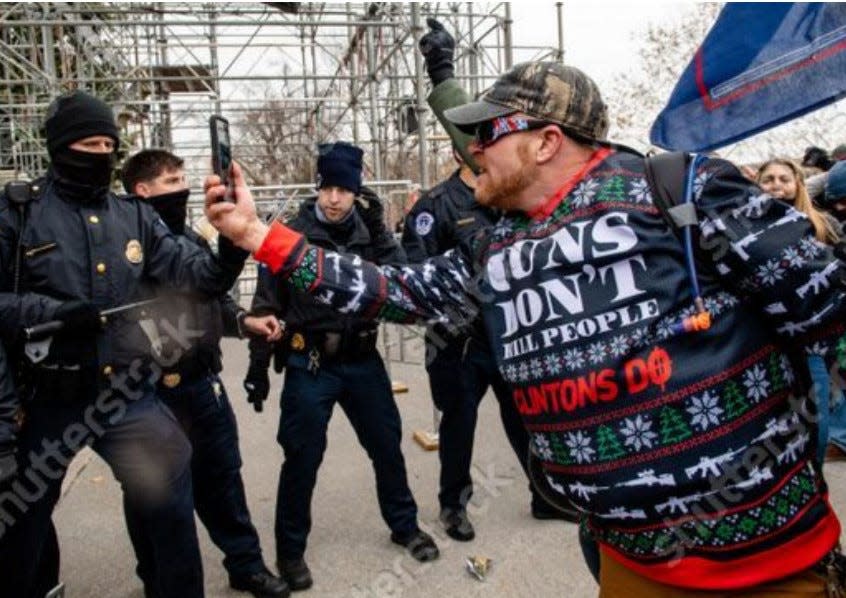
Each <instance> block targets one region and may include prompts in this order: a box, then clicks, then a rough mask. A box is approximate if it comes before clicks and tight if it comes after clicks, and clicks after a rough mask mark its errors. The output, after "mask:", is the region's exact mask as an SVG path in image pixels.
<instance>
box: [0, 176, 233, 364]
mask: <svg viewBox="0 0 846 598" xmlns="http://www.w3.org/2000/svg"><path fill="white" fill-rule="evenodd" d="M27 212H28V213H27V215H26V218H25V221H24V222H23V224H22V223H21V218H20V215H19V212H18V210H17V208H16V206H14V205H11V203H10V202H9V200H8V199H7V198H5V197H0V273H2V279H0V332H1V333H2V334H3V337H4V338H5V339H7V340H15V338H16V336H17V335H19V333H20V330H21V328H22V326H26V325H31V324H33V323H39V322H45V321H49V320H51V319H52V317H53V314H54V313H55V310H56V308H57V307H58V306H59V305H61V303H62V302H64V301H69V300H77V299H79V300H88V301H91V302H93V303H94V304H95V305H96V306H97V307H99V308H100V309H101V310H104V309H109V308H114V307H119V306H122V305H125V304H127V303H130V302H134V301H138V300H139V299H143V298H145V296H147V295H148V293H149V287H150V285H159V286H162V287H169V288H172V289H175V290H180V291H196V292H199V293H202V294H204V295H206V296H209V297H217V296H219V295H221V294H223V293H225V292H226V291H227V290H228V289H229V288H230V287H231V286H232V284H233V283H234V281H235V279H236V278H237V276H238V274H239V273H240V271H241V268H242V267H243V263H244V260H245V259H246V257H247V252H244V251H241V250H240V249H237V248H235V247H234V246H233V245H231V244H230V243H229V242H228V241H226V240H225V239H221V244H220V252H219V256H218V257H215V256H213V255H212V254H210V253H209V252H208V251H205V250H203V249H202V248H201V247H199V246H198V245H197V244H196V243H194V242H192V241H190V240H189V239H187V238H184V237H179V236H176V235H174V234H173V233H171V231H170V230H169V229H168V228H167V226H166V225H165V224H164V222H162V220H161V219H160V218H159V217H158V215H156V213H155V212H154V210H153V209H152V208H151V207H150V206H149V205H147V204H145V203H143V202H142V201H140V200H137V199H132V198H129V199H127V198H118V197H117V196H115V195H114V194H111V193H110V194H109V195H108V196H107V198H106V199H105V200H103V201H100V202H78V201H68V200H66V199H64V198H63V197H61V196H60V195H59V193H58V189H57V186H56V184H55V182H54V180H53V179H52V177H51V176H50V175H49V174H48V176H47V178H46V179H45V180H44V181H43V183H42V184H41V187H40V190H39V192H38V193H37V196H36V197H35V198H33V199H32V201H30V202H29V204H28V205H27ZM19 238H20V241H21V245H22V257H21V267H20V283H21V284H20V291H21V292H20V293H19V294H17V295H16V294H13V293H12V292H11V290H12V288H13V287H12V281H13V279H14V269H15V266H14V264H15V261H16V260H15V255H16V250H17V243H18V239H19ZM94 342H95V343H96V351H89V352H84V351H83V352H81V351H80V348H81V347H83V346H87V347H91V346H92V339H77V338H72V337H70V335H61V334H59V335H56V337H55V338H54V339H53V342H52V345H51V347H50V353H49V355H48V357H47V359H46V360H45V362H44V364H45V365H62V366H75V365H79V366H82V367H84V368H89V367H92V366H94V367H96V368H97V369H98V370H99V371H101V372H103V373H107V372H111V371H114V370H117V369H119V368H123V367H127V366H129V365H131V364H132V363H133V361H134V360H135V359H136V358H139V357H140V358H142V359H148V358H149V357H150V342H149V340H148V338H147V337H146V335H145V334H144V333H143V331H142V330H141V328H140V326H139V324H138V317H137V314H135V313H126V314H124V315H117V316H114V317H109V318H108V319H107V321H106V324H105V329H104V331H103V332H102V333H101V334H98V335H97V337H96V339H95V340H94ZM81 361H84V363H81Z"/></svg>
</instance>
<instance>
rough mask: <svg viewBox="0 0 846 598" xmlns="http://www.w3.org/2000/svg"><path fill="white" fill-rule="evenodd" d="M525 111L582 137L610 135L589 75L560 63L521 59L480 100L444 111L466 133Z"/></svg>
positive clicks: (604, 109) (606, 117)
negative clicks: (482, 124) (481, 124)
mask: <svg viewBox="0 0 846 598" xmlns="http://www.w3.org/2000/svg"><path fill="white" fill-rule="evenodd" d="M515 112H523V113H525V114H527V115H529V116H533V117H535V118H539V119H541V120H547V121H549V122H553V123H556V124H559V125H561V126H563V127H564V128H565V129H566V130H568V131H571V132H572V133H575V134H577V135H579V136H581V137H584V138H586V139H590V140H595V141H602V140H604V139H605V136H606V135H607V134H608V108H607V107H606V106H605V102H603V101H602V96H601V95H600V93H599V88H598V87H597V86H596V83H594V82H593V79H591V78H590V77H588V76H587V75H586V74H584V73H583V72H582V71H580V70H579V69H577V68H575V67H572V66H565V65H563V64H561V63H560V62H551V61H546V62H524V63H521V64H518V65H516V66H515V67H513V68H512V69H511V70H510V71H508V72H507V73H505V74H504V75H502V76H500V77H499V79H497V80H496V82H495V83H494V84H493V87H491V88H490V90H489V91H488V92H487V93H486V94H485V95H483V96H482V98H481V99H480V100H479V101H478V102H471V103H469V104H464V105H463V106H457V107H455V108H450V109H449V110H446V111H445V112H444V116H445V117H446V118H447V120H449V121H450V122H452V123H453V124H455V125H456V126H457V127H458V128H459V129H461V130H462V131H464V132H465V133H472V132H473V130H474V129H475V127H476V125H477V124H479V123H481V122H485V121H488V120H491V119H494V118H497V117H499V116H506V115H508V114H513V113H515Z"/></svg>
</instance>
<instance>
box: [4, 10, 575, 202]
mask: <svg viewBox="0 0 846 598" xmlns="http://www.w3.org/2000/svg"><path fill="white" fill-rule="evenodd" d="M549 10H550V18H551V19H552V18H556V19H558V20H559V21H560V19H561V15H560V9H559V10H557V11H555V10H554V9H553V8H550V9H549ZM429 16H434V17H436V18H438V19H440V20H442V21H443V22H445V23H446V25H447V26H448V28H449V29H450V30H451V31H452V32H453V33H454V35H455V37H456V40H457V51H456V57H457V75H458V77H459V78H460V79H462V81H463V82H464V84H465V85H466V88H467V89H468V90H470V91H471V92H472V93H478V92H479V91H481V90H484V89H485V88H486V87H487V86H489V85H490V84H491V83H492V81H493V79H494V78H495V77H496V76H497V75H498V74H499V73H501V72H502V71H503V70H505V69H506V68H507V67H508V66H509V65H510V63H511V61H512V54H513V48H512V44H511V37H512V36H511V25H512V23H511V12H510V6H509V4H508V3H498V4H484V3H418V4H400V3H371V4H352V3H346V4H328V3H292V2H269V3H247V4H235V3H227V4H225V5H224V4H215V3H190V2H173V3H171V2H169V3H74V4H71V3H55V2H54V3H41V4H36V3H12V4H2V5H0V169H4V170H5V171H7V174H9V175H10V176H21V175H24V176H27V175H29V176H33V175H36V174H38V173H40V172H41V171H43V169H44V167H45V165H46V153H45V149H44V145H43V142H42V140H41V139H40V136H39V126H40V124H41V122H42V120H43V117H44V112H45V109H46V107H47V105H48V104H49V102H50V100H51V99H52V98H53V97H54V96H55V95H56V94H58V93H60V92H62V91H65V90H69V89H75V88H81V89H86V90H88V91H90V92H92V93H94V94H95V95H97V96H99V97H101V98H103V99H105V100H107V101H108V102H110V103H111V104H112V105H113V106H114V107H115V110H116V113H117V115H118V121H119V125H120V127H121V130H122V138H123V139H122V148H121V151H122V152H123V154H126V153H131V152H134V151H136V150H138V149H141V148H144V147H166V148H170V149H172V150H173V151H174V152H176V153H177V154H179V155H180V156H182V157H184V158H185V159H186V166H187V170H188V173H189V176H192V181H193V182H194V183H195V184H196V183H199V181H200V177H201V176H202V175H203V174H204V173H205V172H206V171H207V170H208V155H209V150H208V131H207V121H208V117H209V115H211V114H213V113H220V114H223V115H225V116H227V117H228V118H229V119H230V121H231V123H232V133H233V145H234V148H235V152H236V155H237V157H238V158H239V159H240V162H241V163H242V164H243V165H244V166H246V169H247V173H248V176H249V178H250V179H251V182H253V183H255V184H260V185H278V184H281V183H306V182H310V181H313V180H314V173H313V170H312V169H313V167H314V166H313V164H314V159H313V156H314V146H315V144H316V143H317V142H320V141H332V140H337V139H346V140H350V141H352V142H354V143H357V144H359V145H361V146H362V147H363V148H365V151H366V153H365V163H366V168H367V171H368V172H367V175H368V177H367V178H369V179H371V180H394V179H407V180H410V181H413V182H414V183H416V184H419V185H421V186H424V187H425V186H428V185H429V184H431V183H432V182H433V181H435V180H437V178H439V177H440V175H442V174H443V172H442V171H443V169H444V168H445V167H446V166H448V162H449V160H450V157H449V152H448V151H446V148H447V147H448V142H447V140H446V138H445V135H444V133H443V131H442V129H440V127H438V126H437V123H436V121H435V119H434V118H433V116H432V115H431V112H430V111H429V110H428V108H427V106H426V103H425V96H426V93H427V87H428V80H427V78H426V75H425V72H424V71H423V63H422V60H421V57H420V54H419V52H418V51H417V50H416V45H417V41H418V40H419V38H420V36H421V35H422V34H424V33H425V31H426V23H425V20H426V18H427V17H429ZM559 45H560V44H559ZM536 50H537V52H536V54H537V55H543V54H546V55H548V56H553V57H556V56H557V57H560V56H561V52H560V48H558V49H556V48H538V49H536Z"/></svg>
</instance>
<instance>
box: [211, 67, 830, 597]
mask: <svg viewBox="0 0 846 598" xmlns="http://www.w3.org/2000/svg"><path fill="white" fill-rule="evenodd" d="M440 86H446V87H455V86H457V84H456V83H455V82H454V80H452V79H450V80H447V81H444V82H442V83H441V84H440ZM435 91H437V89H436V90H435ZM447 106H448V104H447ZM444 114H445V116H446V118H447V119H449V120H451V121H452V122H453V123H455V124H456V125H458V126H460V127H462V128H464V129H465V130H470V131H475V139H474V141H473V142H472V143H471V144H470V150H471V151H472V153H473V157H474V159H475V161H476V163H477V164H478V165H479V167H480V172H481V174H480V176H479V177H478V179H477V186H476V193H475V196H476V200H477V201H478V202H480V203H482V204H484V205H491V206H494V207H497V208H500V209H502V210H504V211H506V212H507V215H506V217H505V218H504V219H503V220H502V221H501V222H500V223H498V224H497V226H495V227H494V228H493V229H490V230H489V232H488V233H487V234H486V235H485V236H484V237H482V238H480V239H479V240H478V242H477V243H476V244H474V246H473V247H472V248H471V250H470V251H466V250H456V251H452V252H447V253H446V254H444V255H443V256H439V257H436V258H430V259H429V260H427V261H426V262H424V263H423V264H421V265H419V266H409V267H405V268H403V269H396V268H390V267H381V268H379V267H376V266H375V265H373V264H369V263H365V262H361V261H359V260H354V259H352V258H349V257H336V256H334V255H333V256H331V258H332V259H331V261H330V260H329V256H328V254H327V253H326V252H324V251H323V250H322V249H320V248H319V247H315V246H313V245H310V244H309V243H308V242H307V241H306V239H305V238H304V237H303V236H302V235H300V234H299V233H297V232H295V231H292V230H290V229H288V228H286V227H285V226H284V225H282V224H281V223H273V224H272V226H270V227H268V226H267V225H265V224H263V223H262V222H260V221H259V220H258V219H257V218H256V217H255V209H254V205H253V203H252V198H251V195H250V193H249V190H248V189H247V188H246V186H245V185H244V184H243V183H242V178H241V177H237V176H236V197H237V198H238V202H237V203H236V204H234V205H227V206H220V205H216V204H215V203H214V202H215V200H216V198H218V197H219V196H220V195H221V194H222V193H223V192H224V189H223V187H222V186H221V185H220V184H219V181H218V180H217V179H216V178H215V177H209V178H208V179H207V181H206V188H207V195H206V213H207V215H208V217H209V218H210V221H211V222H212V224H214V225H215V226H216V227H218V229H219V230H221V231H222V232H223V233H224V234H226V235H230V236H231V238H232V239H233V241H234V242H236V243H237V244H238V245H239V246H241V247H243V248H245V249H248V250H250V251H253V252H255V256H256V258H257V259H258V260H259V261H262V262H264V263H266V264H267V265H268V266H269V267H270V269H271V270H272V271H273V272H275V273H277V274H279V275H281V276H283V277H286V278H288V279H289V280H290V281H291V282H292V283H293V284H294V286H295V287H297V288H299V289H303V290H307V291H308V292H309V293H312V294H314V295H317V296H321V297H323V298H324V299H325V301H326V302H328V303H329V305H331V306H333V307H334V308H335V309H341V308H343V307H344V306H345V305H347V304H348V303H349V301H350V300H351V298H352V297H355V298H356V300H357V303H356V305H357V306H358V308H359V309H358V310H357V313H365V314H375V315H376V316H377V317H379V318H384V319H391V320H395V321H421V320H424V321H425V320H429V321H449V320H450V319H454V318H455V315H454V314H459V315H466V314H468V313H472V312H473V311H474V310H475V309H481V312H482V317H483V318H484V321H485V326H486V330H487V333H488V338H489V340H490V342H491V346H492V348H493V350H494V351H495V353H496V358H497V363H498V367H499V370H500V372H501V373H502V375H503V377H504V378H505V379H506V380H507V381H508V382H509V384H510V386H511V391H512V398H513V400H514V401H515V404H516V406H517V409H518V411H519V412H520V414H521V416H522V417H523V423H524V426H525V427H526V429H527V430H528V431H529V433H530V434H531V435H532V445H533V449H534V452H535V454H536V455H537V457H538V458H539V459H540V460H541V462H542V468H543V475H544V476H545V477H546V478H547V480H548V483H549V486H550V487H551V488H552V489H553V490H554V491H555V492H556V493H558V494H560V495H561V496H563V497H565V498H566V499H568V500H569V501H571V502H572V503H574V504H575V505H576V506H577V507H579V508H580V509H581V510H583V511H584V513H585V515H586V517H587V523H588V525H589V527H590V529H591V531H592V532H593V533H594V534H595V536H596V537H597V539H598V541H599V546H600V558H601V566H600V586H601V590H600V591H601V595H602V596H659V597H669V596H678V595H684V594H685V593H694V595H696V594H695V592H697V591H700V590H708V591H711V590H720V591H725V592H735V593H737V594H738V595H742V594H749V593H755V592H758V593H759V594H760V595H770V594H776V593H784V594H785V595H794V594H798V593H799V592H800V591H803V588H804V591H808V592H810V591H811V590H810V589H808V588H812V589H813V591H814V592H816V593H817V594H822V593H823V592H825V589H826V586H827V579H826V572H827V573H828V574H829V577H828V581H830V582H831V583H832V584H834V585H835V586H840V585H842V584H841V582H840V581H839V580H838V579H837V572H836V571H835V570H834V567H833V566H829V563H833V562H834V561H835V559H836V558H837V557H836V556H835V555H834V553H833V551H834V550H835V548H836V546H837V543H838V540H839V535H840V524H839V521H838V519H837V516H836V515H835V514H834V512H833V510H832V508H831V506H830V504H829V502H828V498H827V492H826V488H825V484H824V481H823V479H822V477H821V476H820V473H819V471H818V469H817V467H816V465H815V463H814V442H812V440H811V439H812V438H813V435H814V430H813V428H812V427H811V426H812V423H811V422H812V419H811V418H810V417H809V413H808V408H807V403H808V402H807V400H805V398H804V388H803V386H802V385H801V384H799V383H798V380H799V376H798V371H797V370H796V369H794V366H793V363H797V364H798V363H800V361H798V360H797V361H795V362H792V361H791V359H790V357H789V354H790V353H791V352H792V349H793V348H794V347H800V346H801V345H803V344H806V343H811V342H814V343H817V342H818V343H820V345H819V347H821V348H823V349H825V357H826V359H827V361H828V363H829V364H831V365H832V366H834V365H835V364H836V361H837V358H838V357H839V358H843V356H844V355H843V351H842V349H843V347H844V346H846V335H844V332H846V325H844V323H843V322H844V318H843V316H844V314H845V313H846V292H844V284H843V279H844V277H846V268H844V264H843V263H842V262H841V261H839V260H838V259H836V258H835V257H834V256H833V254H832V251H831V248H829V247H827V246H823V245H821V244H819V243H818V242H816V240H815V238H814V234H813V227H812V226H811V224H810V222H809V221H808V219H807V218H806V217H805V216H803V215H802V214H801V213H800V212H797V211H796V210H793V209H792V208H791V207H790V206H788V205H786V204H783V203H781V202H779V201H777V200H774V199H773V198H771V197H769V196H767V195H766V194H764V193H762V192H761V190H760V189H759V188H757V187H756V186H755V185H754V184H752V183H750V182H749V181H748V180H746V179H745V178H744V177H743V175H742V174H740V172H739V171H738V170H737V168H735V167H734V166H733V165H731V164H729V163H728V162H725V161H723V160H719V159H708V158H706V157H697V158H696V159H695V160H694V161H693V163H692V164H693V166H692V168H693V173H692V174H693V187H692V189H691V191H692V197H691V199H692V202H691V204H690V208H689V209H688V216H690V217H691V219H690V220H691V221H692V222H694V223H695V224H694V226H695V227H696V229H697V234H698V236H699V240H700V242H701V247H702V249H703V251H704V252H706V255H707V257H708V259H709V261H710V266H709V268H708V272H707V273H700V274H701V276H697V275H696V274H694V273H692V272H689V271H688V270H689V268H688V264H689V263H690V262H691V261H693V256H691V255H689V252H686V251H685V249H684V246H683V245H682V244H681V243H680V242H679V239H678V237H677V236H676V235H675V233H674V232H673V230H672V229H671V228H670V227H669V226H668V224H667V222H666V220H665V219H664V217H663V215H662V213H661V211H660V210H659V209H658V208H657V207H656V206H655V204H654V202H653V197H652V193H651V189H650V186H649V184H648V182H647V180H646V177H645V167H644V161H643V158H642V157H641V156H639V155H637V154H635V153H633V152H631V151H629V150H626V149H625V148H621V147H619V146H616V145H614V144H612V143H610V142H609V141H607V140H606V139H605V136H606V133H607V131H608V114H607V109H606V107H605V104H604V103H603V102H602V99H601V95H600V93H599V90H598V89H597V87H596V85H595V83H594V82H593V81H592V80H591V79H590V78H589V77H587V76H586V75H585V74H584V73H582V72H581V71H579V70H578V69H575V68H572V67H567V66H564V65H561V64H560V63H557V62H534V63H523V64H519V65H517V66H515V67H514V68H512V69H511V70H509V71H508V72H507V73H505V74H503V75H502V76H501V77H500V78H499V79H498V80H497V81H496V83H495V84H494V85H493V87H492V88H491V89H490V90H489V91H488V92H487V93H486V95H485V96H483V98H482V100H481V101H479V102H475V103H470V104H466V105H463V106H458V107H454V108H451V109H448V110H446V112H445V113H444ZM693 216H695V217H696V218H695V219H693ZM336 263H337V269H336V270H335V271H336V272H337V275H336V276H333V277H329V276H325V275H322V273H323V272H326V271H327V270H328V268H330V267H331V268H333V269H335V268H336V266H335V265H334V264H336ZM352 281H359V282H358V284H356V285H354V286H353V285H351V282H352ZM362 289H363V290H362ZM796 396H800V398H798V399H797V398H795V397H796ZM821 572H822V573H821Z"/></svg>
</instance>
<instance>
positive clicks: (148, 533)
mask: <svg viewBox="0 0 846 598" xmlns="http://www.w3.org/2000/svg"><path fill="white" fill-rule="evenodd" d="M44 131H45V134H46V139H47V149H48V152H49V154H50V158H51V165H50V168H49V170H48V172H47V175H46V177H45V178H44V179H43V181H40V182H39V183H38V184H37V185H35V186H33V187H32V191H33V192H32V197H31V199H30V201H29V202H28V204H27V205H26V206H25V207H24V209H22V210H21V209H18V207H17V206H16V205H13V202H11V201H10V199H9V198H8V197H6V196H4V197H2V198H0V272H2V278H0V281H2V282H0V284H2V289H0V290H1V291H2V293H0V316H2V318H4V321H3V322H2V324H0V326H2V330H3V331H4V333H9V331H12V332H19V331H20V326H21V325H28V324H32V323H38V322H48V321H58V322H60V323H61V324H60V325H61V326H62V328H61V330H59V331H56V332H55V333H54V334H53V335H52V336H51V337H48V338H47V341H48V342H49V346H48V347H46V348H45V347H44V346H43V345H42V346H41V348H40V349H41V350H39V351H33V352H31V354H32V355H33V356H34V357H33V359H32V360H31V361H32V362H33V363H32V364H31V367H30V369H31V372H30V380H31V381H32V382H31V388H30V389H29V392H28V394H27V396H22V397H20V398H21V400H22V401H23V402H24V406H25V412H26V421H25V424H24V426H23V428H22V429H21V431H20V434H19V436H18V438H17V443H16V444H17V457H18V475H17V479H16V480H15V482H13V487H14V484H17V487H16V488H17V490H16V492H17V495H18V496H19V497H21V498H22V504H18V505H17V506H18V508H17V510H13V511H14V512H13V513H12V514H11V515H12V518H13V519H14V521H13V522H12V523H10V524H9V525H7V526H6V528H5V529H4V530H3V531H4V533H3V535H2V537H0V563H2V564H3V567H4V568H5V569H6V571H7V573H8V575H2V576H0V585H1V586H2V587H0V595H2V596H4V597H5V596H29V595H31V593H32V591H33V588H34V587H35V582H36V579H35V578H36V577H37V575H38V573H37V567H38V562H39V555H41V554H42V551H43V549H44V547H45V545H46V544H47V543H49V537H50V530H51V517H52V512H53V508H54V506H55V504H56V502H57V500H58V498H59V492H60V488H61V483H62V478H63V477H64V474H65V472H66V470H67V467H68V465H69V464H70V461H71V460H72V458H73V457H74V455H75V454H76V453H77V452H78V451H79V450H80V449H81V448H82V446H84V445H85V444H90V445H91V446H92V448H93V449H94V450H95V451H96V452H97V453H98V454H99V455H100V456H101V457H102V458H103V459H104V460H105V461H106V462H107V463H108V464H109V466H110V467H111V469H112V472H113V473H114V475H115V477H116V478H117V480H118V481H119V482H120V484H121V486H122V489H123V492H124V496H125V499H126V501H127V502H128V503H129V504H130V505H131V507H132V508H133V509H134V510H135V512H136V513H137V523H138V527H137V533H138V534H139V535H140V536H141V537H142V538H143V540H144V541H145V542H147V543H148V544H149V545H150V546H151V547H152V554H153V555H154V561H155V563H154V566H155V568H156V587H151V588H146V591H147V594H148V595H152V596H162V597H174V598H175V597H179V598H185V597H195V596H202V595H203V579H202V565H201V560H200V553H199V547H198V542H197V536H196V527H195V525H194V509H193V501H192V488H191V471H190V456H191V447H190V444H189V443H188V441H187V439H186V437H185V434H184V433H183V432H182V430H181V428H180V426H179V424H178V423H177V422H176V420H175V419H174V416H173V414H172V413H171V412H170V411H169V410H168V409H167V408H166V407H164V405H162V403H161V402H160V401H159V400H158V399H157V397H156V394H155V378H156V368H155V367H153V366H152V364H151V349H150V342H149V340H148V339H147V337H146V336H145V335H144V333H143V331H142V329H141V327H140V326H139V322H138V319H139V317H141V316H142V315H143V314H141V313H139V311H141V310H140V308H139V309H136V310H131V309H130V310H122V309H121V308H124V307H126V306H127V304H131V303H133V302H136V301H137V300H138V299H139V298H141V297H143V295H144V288H145V287H146V286H147V285H148V284H158V285H170V286H174V287H179V288H182V289H186V290H187V289H193V290H195V291H197V292H200V293H203V294H205V295H208V296H218V295H220V294H222V293H224V292H226V291H227V290H228V289H229V288H230V287H231V286H232V284H233V282H234V281H235V279H236V278H237V276H238V274H239V273H240V271H241V268H242V267H243V263H244V260H245V258H246V252H243V251H240V250H238V249H236V248H234V247H233V246H232V245H231V244H229V243H228V242H226V241H224V240H222V241H221V243H220V250H219V255H218V256H217V257H215V256H212V255H210V254H209V253H208V252H205V251H203V250H202V249H201V248H200V247H198V246H197V245H195V244H193V243H191V242H189V241H188V240H187V239H182V238H179V237H177V236H175V235H174V234H173V233H172V232H171V231H170V230H169V229H168V228H167V226H166V225H165V224H164V223H163V222H162V221H161V219H160V218H159V217H158V216H157V215H156V214H155V212H154V211H153V209H152V208H151V207H150V206H149V205H147V204H145V203H142V202H140V201H137V200H126V199H119V198H117V197H116V196H115V195H114V194H113V193H112V192H111V191H110V181H111V174H112V168H113V165H114V156H115V147H116V145H117V143H118V130H117V127H116V125H115V120H114V116H113V114H112V111H111V109H110V108H109V107H108V106H107V105H106V104H105V103H103V102H102V101H100V100H98V99H97V98H94V97H92V96H90V95H88V94H86V93H84V92H75V93H72V94H69V95H66V96H62V97H60V98H58V99H57V100H55V101H54V102H53V103H52V104H51V106H50V108H49V109H48V115H47V119H46V121H45V125H44ZM17 276H19V279H20V288H19V289H18V290H19V293H17V294H16V293H14V292H12V291H13V290H14V289H13V286H12V281H14V280H15V279H16V277H17ZM115 308H118V310H119V311H118V312H111V311H109V312H105V313H104V310H112V309H115ZM14 314H17V319H14V318H15V316H14ZM7 318H11V319H7ZM178 333H179V331H177V334H178ZM15 336H17V338H7V339H6V340H7V341H9V342H15V341H20V340H21V338H20V335H15ZM45 354H46V357H45ZM21 506H22V507H23V508H21ZM7 514H8V513H7Z"/></svg>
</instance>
